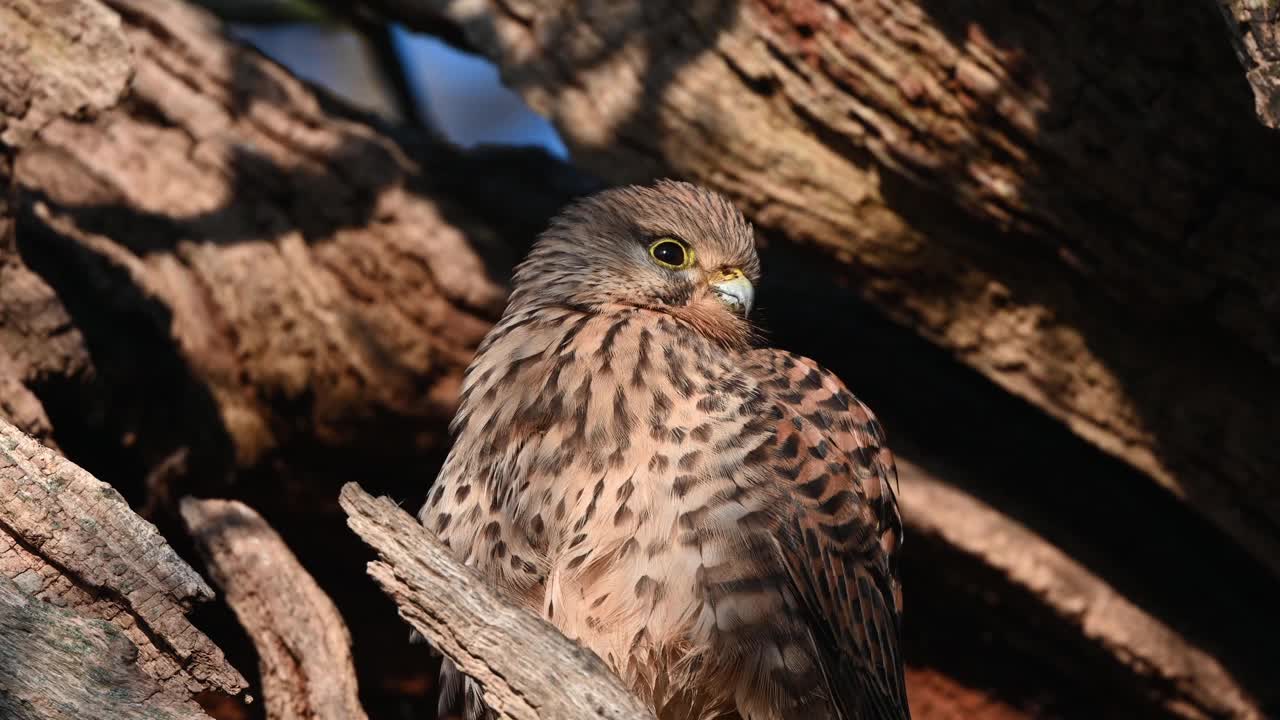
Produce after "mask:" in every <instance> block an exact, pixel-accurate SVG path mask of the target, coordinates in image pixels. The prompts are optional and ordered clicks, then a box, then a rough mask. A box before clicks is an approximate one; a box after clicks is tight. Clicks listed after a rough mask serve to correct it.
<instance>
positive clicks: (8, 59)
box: [0, 0, 130, 184]
mask: <svg viewBox="0 0 1280 720" xmlns="http://www.w3.org/2000/svg"><path fill="white" fill-rule="evenodd" d="M0 28H3V32H0V144H3V145H8V146H10V147H18V146H20V145H23V144H24V143H25V142H26V141H27V140H29V139H30V138H31V137H32V136H33V135H35V133H37V132H39V130H40V128H42V127H44V126H45V125H46V124H48V123H49V122H50V121H52V120H53V119H54V118H55V117H59V116H62V115H68V116H73V115H87V114H90V113H92V112H94V111H97V110H102V109H104V108H107V107H110V106H112V105H114V104H115V102H116V100H118V99H119V98H120V95H121V94H122V93H123V92H124V89H125V84H126V83H127V82H128V80H129V73H130V64H129V46H128V44H127V43H126V42H125V40H124V34H123V33H122V32H121V30H120V18H119V17H118V16H116V14H115V13H113V12H111V11H110V10H108V9H106V8H105V7H103V6H102V4H101V3H99V2H98V1H97V0H0ZM6 184H7V183H6Z"/></svg>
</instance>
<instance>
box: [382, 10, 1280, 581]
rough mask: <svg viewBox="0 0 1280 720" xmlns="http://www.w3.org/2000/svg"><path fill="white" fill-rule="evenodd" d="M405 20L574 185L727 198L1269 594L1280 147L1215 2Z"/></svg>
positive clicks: (1278, 409)
mask: <svg viewBox="0 0 1280 720" xmlns="http://www.w3.org/2000/svg"><path fill="white" fill-rule="evenodd" d="M403 1H405V2H409V1H411V2H413V4H415V5H420V6H422V7H423V8H425V10H424V12H428V11H429V12H435V13H437V14H441V15H444V16H446V17H449V18H450V19H452V20H453V21H454V22H455V23H457V24H458V25H459V26H461V27H462V28H463V29H464V30H465V31H466V34H467V37H468V38H469V39H470V41H471V42H472V43H473V44H474V45H475V46H476V47H478V48H480V49H481V50H482V51H484V52H485V53H486V54H487V55H488V56H489V57H490V58H492V59H494V60H495V61H496V62H497V63H498V65H499V66H500V67H501V69H502V73H503V77H504V79H505V80H506V82H507V83H509V84H510V85H512V86H513V87H514V88H516V89H517V90H519V91H520V92H521V93H523V95H524V97H525V98H526V99H527V100H528V101H529V103H530V104H531V105H532V106H533V107H534V108H535V109H537V110H539V111H540V112H542V113H543V114H545V115H547V116H549V117H550V118H552V119H553V120H554V121H555V123H556V126H557V128H558V129H559V130H560V132H561V135H562V136H563V138H564V139H565V141H566V143H567V144H568V145H569V147H570V150H571V152H572V154H573V157H574V160H575V162H578V163H581V164H583V165H584V166H585V167H586V168H587V169H589V170H592V171H594V172H597V173H599V174H600V175H601V176H602V177H605V178H607V179H609V180H611V181H615V182H621V181H627V180H634V179H638V178H646V177H652V176H655V175H665V174H674V175H678V176H682V177H684V178H686V179H690V180H695V181H698V182H701V183H703V184H705V185H708V186H710V187H713V188H715V189H717V190H720V191H723V192H725V193H727V194H728V195H729V196H731V197H732V198H733V199H734V200H736V201H737V202H738V204H739V205H740V206H742V207H743V208H744V209H745V210H746V211H747V212H748V214H749V215H750V216H751V218H752V219H753V220H754V221H755V223H756V225H757V227H759V228H761V229H762V230H763V231H765V233H766V235H768V236H770V238H771V239H772V238H783V237H785V238H787V239H789V240H791V241H794V242H796V243H801V244H807V245H812V246H816V247H817V248H819V249H820V250H822V251H823V252H825V253H826V254H827V255H828V256H830V257H832V258H835V259H836V260H838V261H839V265H840V266H842V270H840V272H838V273H837V274H838V275H841V276H842V277H843V279H844V280H845V281H847V282H849V284H850V285H851V287H852V288H853V289H854V290H856V292H858V293H859V294H860V295H861V296H862V297H863V298H865V299H866V300H868V301H870V302H872V303H874V304H875V305H876V306H877V307H879V308H880V309H881V310H882V311H883V312H885V313H887V314H888V315H890V316H891V317H893V318H895V319H896V320H897V321H899V322H901V323H904V324H906V325H908V326H910V327H911V328H913V329H914V330H915V331H916V332H918V333H920V334H921V335H923V336H924V337H926V338H928V339H929V340H930V341H931V342H933V343H935V344H936V345H938V346H940V347H942V348H944V349H946V350H947V351H948V352H950V353H953V354H954V355H955V356H956V357H957V358H959V359H960V360H962V361H963V362H965V363H967V364H969V365H970V366H972V367H973V368H975V369H977V370H978V371H980V372H981V373H982V374H983V375H985V376H986V377H987V378H989V379H990V380H991V381H993V382H995V383H997V384H998V385H999V386H1000V387H1002V388H1004V389H1005V390H1007V391H1008V392H1011V393H1014V394H1015V395H1017V396H1019V397H1021V398H1024V399H1025V400H1027V401H1028V402H1031V403H1033V404H1035V405H1036V406H1037V407H1039V408H1040V409H1041V410H1042V411H1044V412H1046V413H1048V414H1050V415H1052V416H1053V417H1055V418H1057V419H1058V420H1059V421H1060V422H1061V423H1063V424H1064V425H1066V426H1067V427H1068V428H1070V429H1071V430H1072V431H1073V432H1075V433H1077V434H1078V435H1080V436H1081V437H1083V438H1085V439H1087V440H1088V441H1089V442H1091V443H1094V444H1095V445H1096V446H1098V447H1099V448H1101V449H1103V450H1104V451H1106V452H1108V453H1111V454H1113V455H1114V456H1116V457H1118V458H1121V459H1122V460H1124V461H1125V462H1127V463H1130V464H1131V465H1133V466H1134V467H1135V468H1138V469H1139V470H1141V471H1142V472H1144V473H1146V474H1147V475H1149V476H1150V477H1151V478H1152V479H1153V480H1154V481H1155V482H1157V483H1159V484H1160V486H1162V487H1164V488H1166V489H1167V490H1168V491H1170V492H1172V493H1175V494H1176V495H1177V496H1179V497H1181V498H1183V499H1185V500H1186V502H1187V503H1188V504H1189V505H1190V506H1191V507H1193V508H1194V509H1195V510H1196V511H1197V512H1200V513H1203V514H1204V515H1205V516H1207V517H1208V518H1210V519H1211V520H1212V521H1213V522H1214V523H1216V524H1217V525H1218V526H1219V527H1220V528H1221V529H1222V530H1223V531H1224V532H1226V533H1228V534H1230V535H1232V536H1233V537H1234V538H1235V539H1236V540H1237V541H1238V542H1239V543H1240V544H1241V545H1242V546H1244V547H1245V548H1247V549H1248V550H1249V551H1250V552H1252V553H1253V554H1254V556H1255V557H1256V558H1257V559H1258V560H1259V561H1260V562H1263V563H1266V564H1268V565H1269V566H1270V567H1271V569H1272V570H1273V571H1274V572H1276V573H1277V574H1280V532H1278V531H1277V530H1276V528H1277V527H1280V493H1277V492H1276V490H1275V484H1274V483H1273V482H1271V481H1272V479H1273V475H1274V468H1275V467H1277V466H1280V446H1278V445H1277V444H1276V443H1275V442H1274V437H1275V436H1276V434H1277V433H1278V432H1280V404H1276V403H1258V402H1256V400H1257V398H1258V397H1260V396H1263V395H1265V396H1275V395H1280V379H1278V378H1280V373H1278V372H1277V368H1278V367H1280V305H1277V304H1276V302H1275V296H1274V287H1275V278H1276V277H1277V276H1280V254H1278V253H1276V252H1275V248H1276V247H1277V246H1276V244H1275V243H1271V242H1267V241H1266V239H1267V238H1270V237H1274V236H1275V235H1276V234H1277V232H1278V231H1280V206H1278V205H1277V204H1276V203H1275V202H1274V198H1275V197H1276V196H1277V195H1278V194H1280V174H1277V173H1275V171H1274V168H1275V167H1276V166H1277V165H1280V136H1277V135H1276V134H1274V133H1271V132H1270V131H1269V130H1267V129H1266V128H1263V127H1261V126H1259V125H1258V123H1257V122H1256V121H1255V120H1254V118H1253V117H1251V116H1250V113H1249V112H1248V105H1249V101H1248V97H1247V89H1246V88H1245V87H1244V84H1243V82H1241V80H1240V78H1239V70H1238V66H1237V64H1236V63H1235V61H1234V60H1233V59H1232V57H1231V53H1230V49H1229V48H1228V46H1227V43H1226V42H1223V41H1222V37H1221V34H1220V33H1212V32H1205V29H1206V28H1207V27H1209V25H1210V24H1211V23H1216V22H1218V20H1217V19H1216V18H1214V17H1213V9H1212V8H1211V7H1209V5H1208V4H1207V3H1176V4H1175V5H1173V6H1171V7H1168V8H1165V9H1163V10H1162V11H1161V12H1152V11H1146V10H1144V8H1145V6H1143V5H1141V4H1138V5H1134V4H1131V3H1091V4H1084V5H1082V4H1079V3H1062V2H1057V1H1056V0H1035V1H1034V2H1028V3H1019V4H1017V5H1009V4H1008V3H1000V2H989V1H986V0H983V1H980V2H971V3H961V4H955V3H940V2H935V1H933V0H914V1H911V2H901V1H900V0H825V1H824V0H809V1H805V2H777V1H775V0H699V1H697V2H692V3H652V2H644V1H643V0H630V1H626V2H615V1H612V0H609V1H606V0H592V1H588V2H568V1H567V0H527V1H526V2H519V3H507V2H497V1H496V0H477V1H476V2H467V3H456V2H447V1H446V0H403ZM825 281H830V279H829V278H828V280H825ZM1171 398H1176V401H1171Z"/></svg>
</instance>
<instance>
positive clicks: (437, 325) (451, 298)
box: [10, 0, 577, 487]
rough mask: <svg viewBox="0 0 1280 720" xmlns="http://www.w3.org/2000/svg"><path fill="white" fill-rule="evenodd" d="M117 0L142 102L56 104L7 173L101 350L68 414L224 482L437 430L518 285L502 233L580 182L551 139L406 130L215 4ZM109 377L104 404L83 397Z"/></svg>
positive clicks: (425, 441)
mask: <svg viewBox="0 0 1280 720" xmlns="http://www.w3.org/2000/svg"><path fill="white" fill-rule="evenodd" d="M112 7H113V8H114V9H115V10H117V11H118V12H120V13H121V14H122V16H123V17H124V19H125V34H126V36H127V38H128V41H129V43H130V44H131V45H132V47H133V48H134V55H135V57H134V60H135V63H136V65H137V71H136V74H135V77H134V81H133V87H132V91H131V94H130V98H129V101H128V102H127V103H126V104H125V105H124V106H122V107H120V108H117V109H115V110H113V111H111V112H108V113H106V114H104V115H102V116H101V117H99V118H98V119H97V120H95V121H94V122H91V123H73V122H64V121H58V122H54V123H53V124H51V125H50V126H49V127H47V128H46V130H45V131H44V132H43V133H42V134H41V137H40V138H39V141H38V142H35V143H32V144H31V145H30V146H29V147H27V148H25V149H24V150H23V152H22V153H21V154H20V155H19V157H18V158H17V167H16V171H15V172H16V176H17V181H18V183H19V186H20V188H21V190H22V193H23V198H24V200H25V202H26V204H25V207H24V210H25V212H24V214H23V216H22V217H21V218H20V223H19V225H20V233H19V241H18V242H19V247H20V250H21V252H22V255H23V257H24V259H25V260H26V262H27V264H28V266H30V267H32V268H33V269H34V270H35V271H36V272H37V273H38V274H39V275H40V277H41V278H42V279H43V280H45V281H46V282H48V283H49V284H50V285H51V286H52V287H53V288H54V290H55V291H56V293H57V295H58V298H59V300H60V301H61V303H62V305H63V306H64V307H65V308H66V310H67V313H68V314H69V316H70V318H71V323H70V325H71V326H72V327H74V328H75V329H77V330H80V331H82V332H84V333H86V334H87V336H86V337H85V338H84V344H85V345H86V346H89V347H93V348H94V353H93V366H94V371H95V380H96V382H98V383H100V385H98V386H96V387H94V386H85V387H84V388H81V387H75V388H74V390H75V391H77V392H80V391H83V390H88V391H92V392H86V393H85V395H86V396H85V397H81V398H78V399H77V401H76V402H75V403H69V405H72V406H73V407H69V408H67V409H66V411H65V412H64V413H62V416H63V417H64V418H65V420H64V422H66V423H68V430H69V431H70V432H77V433H93V432H95V431H97V432H108V433H109V434H110V435H113V436H116V437H120V436H125V435H127V436H128V437H129V438H130V442H129V443H128V444H127V445H124V446H122V447H121V448H120V449H119V450H118V452H119V453H120V454H121V455H123V456H125V457H124V458H121V462H127V463H130V464H135V463H139V462H140V463H141V464H142V465H144V466H151V465H154V464H155V463H157V462H160V461H161V460H163V459H164V458H167V457H169V456H171V455H172V453H173V452H175V451H176V450H178V449H180V448H182V447H187V448H188V449H189V451H190V458H191V460H190V463H189V465H190V467H192V468H194V469H195V472H197V473H199V474H200V475H201V478H200V479H201V480H202V481H203V482H205V483H208V484H213V485H214V486H215V487H216V486H217V485H216V484H217V483H221V482H222V481H223V480H224V479H225V477H226V476H227V474H228V473H230V472H232V471H233V469H234V468H243V467H251V466H254V465H256V464H257V463H258V462H260V461H261V460H262V459H263V458H264V457H267V456H268V455H269V454H271V453H276V452H284V453H286V454H290V453H299V454H301V455H302V456H304V457H307V458H309V457H314V455H315V453H316V452H319V451H323V450H325V449H329V448H350V447H362V448H364V449H366V450H367V451H368V452H369V457H370V458H379V459H383V460H385V461H386V462H387V463H388V464H390V463H394V462H396V461H397V458H402V457H404V456H405V455H420V454H424V453H427V452H430V451H431V450H432V449H433V448H438V447H439V446H440V444H441V442H442V441H443V440H444V439H445V433H444V432H443V428H444V425H445V423H446V422H447V420H448V418H449V417H450V416H451V414H452V411H453V407H454V403H455V401H456V395H457V388H458V383H459V382H460V379H461V374H462V370H463V368H464V367H465V366H466V363H467V362H468V361H469V358H470V356H471V351H472V348H474V346H475V345H476V344H477V343H478V342H479V340H480V338H481V337H482V336H483V334H484V332H485V331H486V330H487V328H488V327H489V325H490V323H491V322H492V320H493V319H494V318H495V317H496V315H497V313H498V312H500V310H501V308H502V305H503V303H504V302H505V293H506V291H505V287H504V285H503V283H502V280H501V279H502V277H503V276H504V275H505V274H506V272H507V271H508V268H509V267H510V266H511V265H512V264H513V263H514V261H515V259H516V257H518V255H517V253H516V252H513V251H511V250H510V248H509V246H508V244H507V243H508V242H511V243H514V244H518V243H519V242H521V241H522V240H523V241H524V242H528V240H529V239H531V238H532V236H533V235H534V233H536V232H537V230H538V229H540V228H539V227H537V226H536V225H533V224H531V222H532V220H531V219H532V218H537V222H541V221H542V220H543V219H545V218H546V217H547V216H548V215H549V214H550V213H551V211H552V209H554V208H555V207H557V206H558V205H560V204H561V203H562V202H563V201H564V200H565V199H567V198H568V197H570V196H571V194H572V193H573V192H576V188H573V187H568V188H567V187H566V182H567V183H569V184H570V185H571V184H573V183H576V182H577V181H576V180H575V179H572V178H571V179H569V180H568V181H566V180H562V179H559V178H557V177H556V176H555V175H554V173H553V172H550V171H549V169H553V168H555V167H558V166H557V165H556V164H555V163H554V162H552V161H551V160H550V158H549V157H548V156H546V155H545V154H539V153H533V152H524V151H511V152H501V151H482V152H477V153H472V154H463V153H461V152H459V151H457V150H455V149H453V148H450V147H448V146H445V145H442V144H432V145H425V144H424V145H415V146H412V147H408V148H406V147H404V146H402V145H401V144H400V142H398V141H397V139H396V138H394V137H391V136H388V135H387V134H384V133H381V132H379V131H378V130H376V129H375V128H373V127H371V126H370V125H368V124H367V123H366V122H364V121H365V120H367V119H368V118H362V117H360V116H357V115H356V114H355V113H352V112H349V111H337V110H336V108H335V106H333V105H331V104H330V103H329V102H328V101H327V100H326V99H324V98H322V97H318V96H317V95H316V94H315V93H314V92H313V91H312V90H310V89H308V88H307V87H306V86H304V85H303V84H302V83H301V82H299V81H298V80H296V79H294V78H293V77H291V76H290V75H289V74H288V73H287V72H285V71H284V70H283V69H281V68H280V67H279V66H276V65H274V64H272V63H271V62H269V61H267V60H266V59H265V58H262V57H261V56H260V55H257V54H256V53H254V52H253V51H251V50H248V49H246V48H243V47H240V46H237V45H234V44H232V43H229V42H228V41H227V40H226V38H225V37H224V36H223V34H222V31H221V27H220V26H219V25H218V23H217V22H216V21H215V20H214V19H213V18H211V17H210V16H209V15H207V14H206V13H204V12H203V11H200V10H198V9H196V8H194V7H191V6H188V5H184V4H182V3H179V2H174V1H172V0H159V1H152V0H137V1H133V0H119V1H118V2H113V3H112ZM410 151H412V154H410ZM561 175H562V176H564V175H567V173H565V172H564V171H563V170H562V171H561ZM572 177H573V178H576V176H572ZM513 185H514V186H515V187H516V188H518V190H519V192H513V193H511V200H510V203H509V206H508V209H507V210H506V211H504V212H500V213H494V212H492V211H491V208H492V202H491V199H490V198H489V193H491V192H496V193H501V192H503V189H504V187H509V186H513ZM533 208H541V209H537V210H534V209H533ZM124 337H127V338H129V340H128V341H127V342H122V341H121V338H124ZM19 342H23V339H22V338H15V339H14V344H13V345H10V347H16V346H17V343H19ZM33 345H36V346H38V343H33ZM33 352H36V351H33ZM139 357H146V358H147V363H146V364H145V365H144V364H140V363H138V362H137V359H138V358H139ZM124 387H130V388H134V392H132V393H119V392H117V391H116V390H115V389H117V388H124ZM104 397H105V399H106V400H108V401H109V404H110V410H109V411H107V410H106V409H105V408H104V409H103V410H102V411H100V412H84V408H92V407H95V406H99V405H102V404H103V399H104ZM50 413H51V415H54V414H57V413H55V412H54V411H52V410H51V411H50ZM57 422H58V421H57V418H54V424H55V425H57ZM104 422H107V423H109V424H110V427H107V428H101V427H99V425H100V424H102V423H104ZM77 423H84V424H85V425H87V427H85V426H81V427H80V428H77V427H76V424H77ZM95 423H96V424H95Z"/></svg>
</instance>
